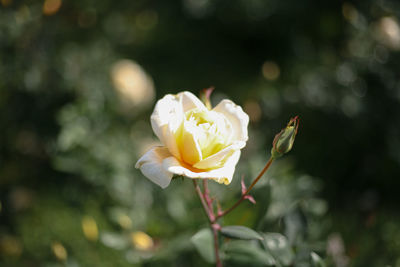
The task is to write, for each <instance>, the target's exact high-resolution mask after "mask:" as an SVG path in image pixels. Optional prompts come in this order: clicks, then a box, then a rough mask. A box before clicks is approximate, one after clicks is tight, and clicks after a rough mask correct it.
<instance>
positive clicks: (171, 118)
mask: <svg viewBox="0 0 400 267" xmlns="http://www.w3.org/2000/svg"><path fill="white" fill-rule="evenodd" d="M150 121H151V127H152V128H153V131H154V133H155V134H156V135H157V137H158V138H159V139H160V141H161V143H163V145H165V146H166V147H168V149H169V151H170V152H171V153H172V154H173V155H174V156H175V157H177V158H180V154H179V149H178V146H177V144H176V141H175V136H174V135H175V132H176V131H177V130H178V129H179V126H180V124H181V123H182V121H183V110H182V105H181V103H180V101H179V99H178V98H177V97H176V96H174V95H166V96H164V97H163V98H162V99H160V100H159V101H157V104H156V106H155V108H154V111H153V114H152V115H151V117H150Z"/></svg>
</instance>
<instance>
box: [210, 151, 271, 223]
mask: <svg viewBox="0 0 400 267" xmlns="http://www.w3.org/2000/svg"><path fill="white" fill-rule="evenodd" d="M273 161H274V158H273V157H272V156H271V157H270V158H269V160H268V162H267V163H266V164H265V166H264V168H263V169H262V170H261V172H260V173H259V174H258V176H257V177H256V179H254V181H253V182H252V183H251V185H250V186H249V188H248V189H247V190H246V192H245V193H244V194H242V197H241V198H240V199H239V200H238V201H236V203H235V204H233V206H232V207H230V208H229V209H227V210H225V211H223V212H220V213H218V214H217V216H216V219H218V218H220V217H223V216H225V215H226V214H228V213H229V212H231V211H232V210H234V209H235V208H236V207H237V206H239V204H240V203H242V201H243V200H245V198H246V196H247V195H248V194H249V192H250V190H251V189H252V188H253V187H254V186H255V185H256V183H257V182H258V180H260V178H261V177H262V176H263V175H264V173H265V172H266V171H267V170H268V169H269V166H271V164H272V162H273Z"/></svg>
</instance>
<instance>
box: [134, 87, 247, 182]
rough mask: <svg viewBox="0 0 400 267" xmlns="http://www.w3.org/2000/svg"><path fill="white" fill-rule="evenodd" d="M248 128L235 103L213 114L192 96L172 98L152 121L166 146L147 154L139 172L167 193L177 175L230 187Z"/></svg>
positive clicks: (166, 99)
mask: <svg viewBox="0 0 400 267" xmlns="http://www.w3.org/2000/svg"><path fill="white" fill-rule="evenodd" d="M248 123H249V117H248V116H247V114H246V113H245V112H244V111H243V110H242V108H241V107H240V106H238V105H236V104H235V103H233V102H232V101H230V100H226V99H225V100H222V101H221V102H220V103H219V104H218V105H217V106H216V107H215V108H213V109H212V110H209V109H207V108H206V107H205V105H204V104H203V103H202V102H201V101H200V100H199V99H198V98H197V97H196V96H195V95H193V94H192V93H190V92H181V93H179V94H177V95H166V96H164V98H162V99H160V100H159V101H158V102H157V104H156V106H155V108H154V111H153V114H152V115H151V126H152V128H153V131H154V133H155V134H156V135H157V137H158V138H159V139H160V141H161V142H162V144H163V145H164V146H157V147H153V148H152V149H151V150H150V151H148V152H147V153H146V154H144V155H143V156H142V157H141V158H140V159H139V160H138V162H137V163H136V168H140V170H141V171H142V173H143V174H144V175H145V176H146V177H148V178H149V179H150V180H151V181H153V182H154V183H156V184H158V185H159V186H161V187H162V188H165V187H167V186H168V185H169V183H170V182H171V179H172V177H173V176H174V175H182V176H186V177H189V178H203V179H214V180H215V181H217V182H219V183H224V184H229V183H230V182H231V181H232V176H233V173H234V171H235V166H236V163H237V162H238V160H239V157H240V149H241V148H243V147H244V146H245V145H246V141H247V139H248V135H247V125H248Z"/></svg>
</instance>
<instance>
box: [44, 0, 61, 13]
mask: <svg viewBox="0 0 400 267" xmlns="http://www.w3.org/2000/svg"><path fill="white" fill-rule="evenodd" d="M61 4H62V2H61V0H45V1H44V3H43V14H44V15H46V16H51V15H54V14H56V13H57V12H58V10H59V9H60V7H61Z"/></svg>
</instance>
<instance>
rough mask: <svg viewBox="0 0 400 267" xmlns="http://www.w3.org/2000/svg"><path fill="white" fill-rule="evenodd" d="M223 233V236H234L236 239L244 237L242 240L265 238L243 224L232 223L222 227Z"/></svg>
mask: <svg viewBox="0 0 400 267" xmlns="http://www.w3.org/2000/svg"><path fill="white" fill-rule="evenodd" d="M221 234H222V235H223V236H226V237H229V238H234V239H242V240H251V239H258V240H263V237H262V236H261V235H260V234H259V233H257V232H256V231H254V230H253V229H250V228H248V227H245V226H241V225H230V226H225V227H222V228H221Z"/></svg>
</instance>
